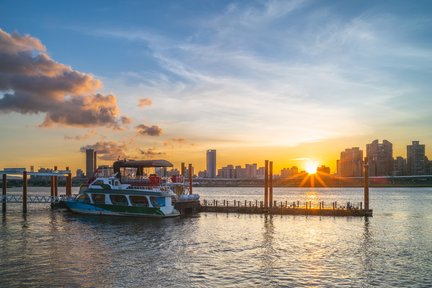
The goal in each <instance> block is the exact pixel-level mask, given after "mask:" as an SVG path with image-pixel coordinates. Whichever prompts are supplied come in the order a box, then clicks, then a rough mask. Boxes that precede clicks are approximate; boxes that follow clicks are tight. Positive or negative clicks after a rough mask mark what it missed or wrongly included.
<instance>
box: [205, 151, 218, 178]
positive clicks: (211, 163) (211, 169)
mask: <svg viewBox="0 0 432 288" xmlns="http://www.w3.org/2000/svg"><path fill="white" fill-rule="evenodd" d="M206 156H207V157H206V158H207V159H206V160H207V178H215V177H216V150H212V149H209V150H207V154H206Z"/></svg>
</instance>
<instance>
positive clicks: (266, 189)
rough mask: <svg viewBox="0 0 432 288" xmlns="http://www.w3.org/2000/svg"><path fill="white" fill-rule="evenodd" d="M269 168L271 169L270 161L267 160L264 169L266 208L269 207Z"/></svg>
mask: <svg viewBox="0 0 432 288" xmlns="http://www.w3.org/2000/svg"><path fill="white" fill-rule="evenodd" d="M268 168H269V160H265V167H264V207H265V208H267V207H268V199H269V197H268V196H269V195H268Z"/></svg>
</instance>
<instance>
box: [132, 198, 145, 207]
mask: <svg viewBox="0 0 432 288" xmlns="http://www.w3.org/2000/svg"><path fill="white" fill-rule="evenodd" d="M129 199H130V201H131V204H132V206H139V207H148V206H149V204H148V201H147V197H145V196H129Z"/></svg>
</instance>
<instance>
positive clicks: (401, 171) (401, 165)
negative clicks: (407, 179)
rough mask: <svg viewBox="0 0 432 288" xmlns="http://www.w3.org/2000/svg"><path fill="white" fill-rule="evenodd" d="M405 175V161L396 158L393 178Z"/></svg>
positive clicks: (401, 158) (399, 157)
mask: <svg viewBox="0 0 432 288" xmlns="http://www.w3.org/2000/svg"><path fill="white" fill-rule="evenodd" d="M405 175H407V161H406V159H404V158H403V157H401V156H398V157H396V159H395V160H394V167H393V176H405Z"/></svg>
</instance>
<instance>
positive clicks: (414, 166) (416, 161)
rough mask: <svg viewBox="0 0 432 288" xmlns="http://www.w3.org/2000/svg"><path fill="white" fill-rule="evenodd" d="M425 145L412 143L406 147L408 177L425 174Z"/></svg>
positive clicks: (416, 142) (417, 142)
mask: <svg viewBox="0 0 432 288" xmlns="http://www.w3.org/2000/svg"><path fill="white" fill-rule="evenodd" d="M426 166H427V165H426V155H425V145H424V144H420V142H419V141H412V145H407V168H408V169H407V170H408V174H409V175H424V174H426Z"/></svg>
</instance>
